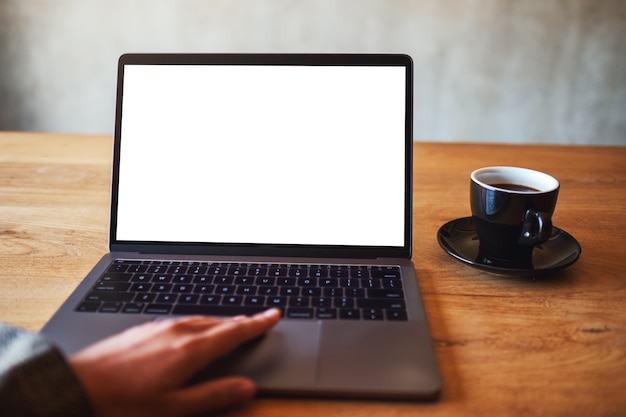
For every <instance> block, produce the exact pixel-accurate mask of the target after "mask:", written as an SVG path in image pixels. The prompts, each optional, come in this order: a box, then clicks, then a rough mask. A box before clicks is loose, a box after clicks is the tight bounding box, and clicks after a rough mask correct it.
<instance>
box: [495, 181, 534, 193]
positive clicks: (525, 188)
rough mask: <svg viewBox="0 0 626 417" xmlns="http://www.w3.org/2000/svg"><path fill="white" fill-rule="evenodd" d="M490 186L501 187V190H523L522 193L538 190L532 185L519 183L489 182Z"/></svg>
mask: <svg viewBox="0 0 626 417" xmlns="http://www.w3.org/2000/svg"><path fill="white" fill-rule="evenodd" d="M489 185H491V186H492V187H496V188H501V189H503V190H510V191H519V192H523V193H536V192H538V191H539V190H538V189H536V188H533V187H529V186H527V185H521V184H504V183H502V184H489Z"/></svg>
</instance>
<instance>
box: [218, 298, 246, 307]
mask: <svg viewBox="0 0 626 417" xmlns="http://www.w3.org/2000/svg"><path fill="white" fill-rule="evenodd" d="M242 301H243V297H242V296H240V295H229V296H227V297H224V299H223V300H222V304H224V305H230V306H238V305H241V303H242Z"/></svg>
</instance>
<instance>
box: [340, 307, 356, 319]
mask: <svg viewBox="0 0 626 417" xmlns="http://www.w3.org/2000/svg"><path fill="white" fill-rule="evenodd" d="M339 318H341V319H348V320H358V319H360V318H361V312H360V311H359V310H357V309H351V308H348V309H345V308H342V309H340V310H339Z"/></svg>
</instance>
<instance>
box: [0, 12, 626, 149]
mask: <svg viewBox="0 0 626 417" xmlns="http://www.w3.org/2000/svg"><path fill="white" fill-rule="evenodd" d="M124 52H405V53H409V54H410V55H412V56H413V58H414V60H415V64H416V66H415V137H416V139H418V140H435V141H475V142H512V143H518V142H529V143H573V144H578V143H596V144H620V145H626V0H422V1H417V0H179V1H175V0H102V1H98V0H0V129H3V130H34V131H52V132H79V133H80V132H85V133H110V132H112V128H113V106H114V90H115V66H116V60H117V57H118V56H119V55H120V54H121V53H124Z"/></svg>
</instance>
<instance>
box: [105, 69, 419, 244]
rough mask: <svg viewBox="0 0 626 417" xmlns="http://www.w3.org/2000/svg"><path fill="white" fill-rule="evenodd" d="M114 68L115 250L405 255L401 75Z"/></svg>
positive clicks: (344, 71) (359, 71)
mask: <svg viewBox="0 0 626 417" xmlns="http://www.w3.org/2000/svg"><path fill="white" fill-rule="evenodd" d="M130 61H132V59H131V60H130ZM120 65H121V67H122V68H121V69H120V76H122V75H123V80H122V81H121V82H120V85H119V88H120V91H118V113H117V116H118V120H117V126H116V136H119V138H118V137H116V142H117V143H116V165H117V166H116V167H115V170H114V207H113V210H114V211H113V213H112V216H113V217H112V220H113V223H112V227H113V228H114V229H113V230H112V238H113V240H114V241H115V242H125V241H126V242H169V243H201V244H204V243H208V244H255V245H307V246H308V245H323V246H365V247H403V246H405V245H406V238H407V236H406V226H407V225H406V222H407V216H406V214H407V212H406V210H407V201H406V199H407V192H406V191H407V180H408V179H407V171H406V163H407V146H406V143H407V134H408V132H407V129H410V128H409V127H408V126H409V125H410V123H407V117H409V116H407V112H408V110H409V109H407V103H408V102H409V100H408V99H407V94H409V93H408V92H407V90H408V89H407V76H408V75H407V73H408V72H407V68H406V66H403V65H341V63H339V64H335V65H293V64H291V65H279V64H272V63H263V64H259V65H255V64H254V63H245V64H242V65H240V64H228V63H220V64H213V63H206V64H198V63H195V64H193V65H189V64H186V63H176V62H174V63H172V62H168V64H167V65H164V64H159V63H132V62H126V63H124V64H122V63H120ZM409 118H410V117H409Z"/></svg>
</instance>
